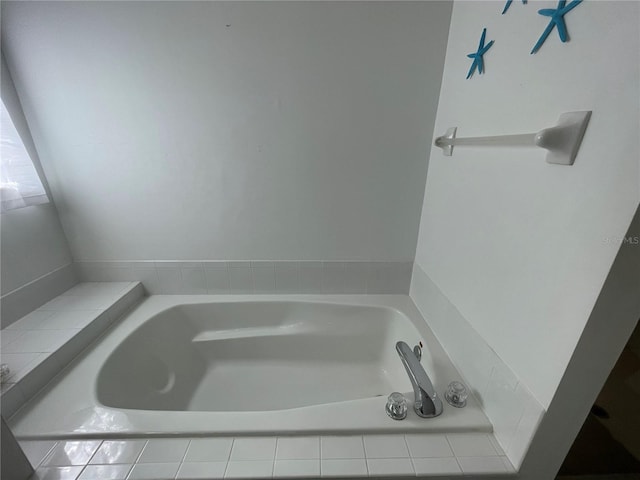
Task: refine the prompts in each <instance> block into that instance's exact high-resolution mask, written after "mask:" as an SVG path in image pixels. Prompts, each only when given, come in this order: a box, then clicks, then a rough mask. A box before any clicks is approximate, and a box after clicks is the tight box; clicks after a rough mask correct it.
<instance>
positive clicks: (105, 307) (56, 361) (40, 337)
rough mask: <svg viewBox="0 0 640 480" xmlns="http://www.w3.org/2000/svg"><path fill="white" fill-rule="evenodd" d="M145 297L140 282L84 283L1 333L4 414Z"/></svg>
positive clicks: (30, 394)
mask: <svg viewBox="0 0 640 480" xmlns="http://www.w3.org/2000/svg"><path fill="white" fill-rule="evenodd" d="M143 293H144V291H143V288H142V286H141V285H140V284H139V283H137V282H118V283H107V284H105V283H83V284H78V285H75V286H73V287H72V288H70V289H69V290H67V291H65V292H63V293H62V294H61V295H59V296H57V297H55V298H53V299H51V300H49V301H48V302H46V303H45V304H44V305H41V306H40V307H39V308H38V309H37V310H35V311H33V312H31V313H29V314H27V315H25V316H24V317H23V318H21V319H19V320H17V321H15V322H13V323H12V324H11V325H9V327H7V328H6V329H3V330H2V331H0V338H2V339H3V345H2V351H1V353H0V361H1V362H2V363H6V364H8V365H9V368H10V369H11V374H10V376H9V377H8V379H7V380H6V381H5V382H4V383H3V384H2V405H1V408H2V415H3V416H4V417H5V418H8V417H10V416H11V415H13V413H15V411H16V410H17V409H18V408H20V407H21V406H22V405H23V404H24V403H25V402H26V401H28V400H29V399H30V398H31V397H33V396H34V395H35V394H36V393H37V392H38V391H39V390H40V389H41V388H42V387H44V386H45V385H46V384H47V383H48V382H49V381H50V380H51V379H52V378H53V377H54V376H55V375H57V374H58V373H59V372H60V371H61V370H62V369H63V368H64V367H66V366H67V364H69V363H70V362H71V361H72V360H73V359H74V358H75V357H76V356H77V355H78V354H79V353H80V352H81V351H82V350H83V349H84V348H86V347H87V345H89V344H90V343H91V342H92V341H93V340H94V339H96V338H97V337H98V336H99V335H100V334H101V333H102V332H103V331H104V330H105V329H106V328H107V327H108V326H109V325H110V324H111V323H112V322H113V321H115V320H116V319H117V318H119V317H120V316H121V315H122V313H124V311H126V310H127V309H128V308H130V307H131V306H132V305H133V304H135V303H136V302H137V301H138V299H140V298H141V297H142V295H143ZM50 474H51V475H53V473H50Z"/></svg>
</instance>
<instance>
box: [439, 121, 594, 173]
mask: <svg viewBox="0 0 640 480" xmlns="http://www.w3.org/2000/svg"><path fill="white" fill-rule="evenodd" d="M590 118H591V111H582V112H567V113H563V114H561V115H560V118H559V119H558V122H557V124H556V125H555V126H553V127H550V128H545V129H543V130H540V131H539V132H538V133H524V134H516V135H498V136H492V137H469V138H456V132H457V128H456V127H452V128H449V129H448V130H447V132H446V133H445V134H444V135H443V136H441V137H438V138H436V140H435V142H434V144H435V146H437V147H440V148H442V153H443V154H444V155H445V156H447V157H450V156H451V155H453V147H454V146H462V145H466V146H509V147H515V146H537V147H542V148H544V149H546V150H547V163H552V164H555V165H573V162H574V161H575V159H576V155H577V154H578V149H579V148H580V144H581V143H582V138H583V137H584V132H585V130H586V129H587V124H588V123H589V119H590Z"/></svg>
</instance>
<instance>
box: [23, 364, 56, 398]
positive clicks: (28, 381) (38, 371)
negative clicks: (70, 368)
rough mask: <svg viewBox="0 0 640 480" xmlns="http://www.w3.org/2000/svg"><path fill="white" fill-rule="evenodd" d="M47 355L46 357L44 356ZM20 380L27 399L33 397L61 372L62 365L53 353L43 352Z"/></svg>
mask: <svg viewBox="0 0 640 480" xmlns="http://www.w3.org/2000/svg"><path fill="white" fill-rule="evenodd" d="M43 357H46V358H43ZM32 366H33V368H31V369H30V370H29V371H28V372H26V373H25V374H24V376H23V378H22V379H21V380H20V390H22V393H23V394H24V397H25V398H26V399H30V398H31V397H33V396H34V395H35V394H36V393H37V392H38V391H39V390H40V389H41V388H42V387H44V386H45V385H46V384H47V383H49V381H50V380H51V379H52V378H53V377H55V376H56V375H57V374H58V373H60V370H61V367H60V365H59V364H58V362H57V361H56V359H55V357H54V356H53V355H50V354H47V353H43V354H42V357H41V358H39V359H37V360H36V361H35V362H34V363H33V364H32Z"/></svg>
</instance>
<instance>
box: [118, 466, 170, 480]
mask: <svg viewBox="0 0 640 480" xmlns="http://www.w3.org/2000/svg"><path fill="white" fill-rule="evenodd" d="M179 467H180V463H177V462H176V463H138V464H136V465H134V466H133V469H132V470H131V473H129V476H128V477H127V480H159V479H163V480H165V479H166V480H169V479H173V478H175V476H176V474H177V473H178V468H179Z"/></svg>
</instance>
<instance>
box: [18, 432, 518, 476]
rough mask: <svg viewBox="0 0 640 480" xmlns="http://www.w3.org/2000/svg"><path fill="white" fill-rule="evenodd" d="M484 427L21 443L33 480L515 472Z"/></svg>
mask: <svg viewBox="0 0 640 480" xmlns="http://www.w3.org/2000/svg"><path fill="white" fill-rule="evenodd" d="M490 437H491V435H488V434H451V435H443V434H411V435H406V436H405V435H364V436H361V435H355V436H323V437H319V436H306V437H251V438H248V437H244V438H230V437H218V438H194V439H184V438H162V439H149V440H145V439H128V440H105V441H99V440H98V441H96V440H87V441H77V440H76V441H59V442H52V441H25V442H21V445H22V447H23V449H24V450H25V452H26V454H27V456H28V458H29V459H30V461H31V462H32V464H33V465H34V467H36V469H37V470H36V473H35V475H34V477H33V478H34V479H38V480H44V479H47V480H49V479H56V480H76V479H79V480H91V479H95V480H98V479H110V480H134V479H174V478H175V479H222V478H246V479H249V478H250V479H254V478H331V477H394V478H397V477H415V476H416V475H417V476H442V475H447V476H462V475H470V474H493V475H496V474H498V475H499V474H503V475H508V474H513V473H514V470H513V467H512V466H511V464H510V463H509V460H508V459H507V457H506V456H504V452H502V450H500V449H499V447H498V448H497V449H496V447H495V445H494V442H492V441H491V438H490Z"/></svg>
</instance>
